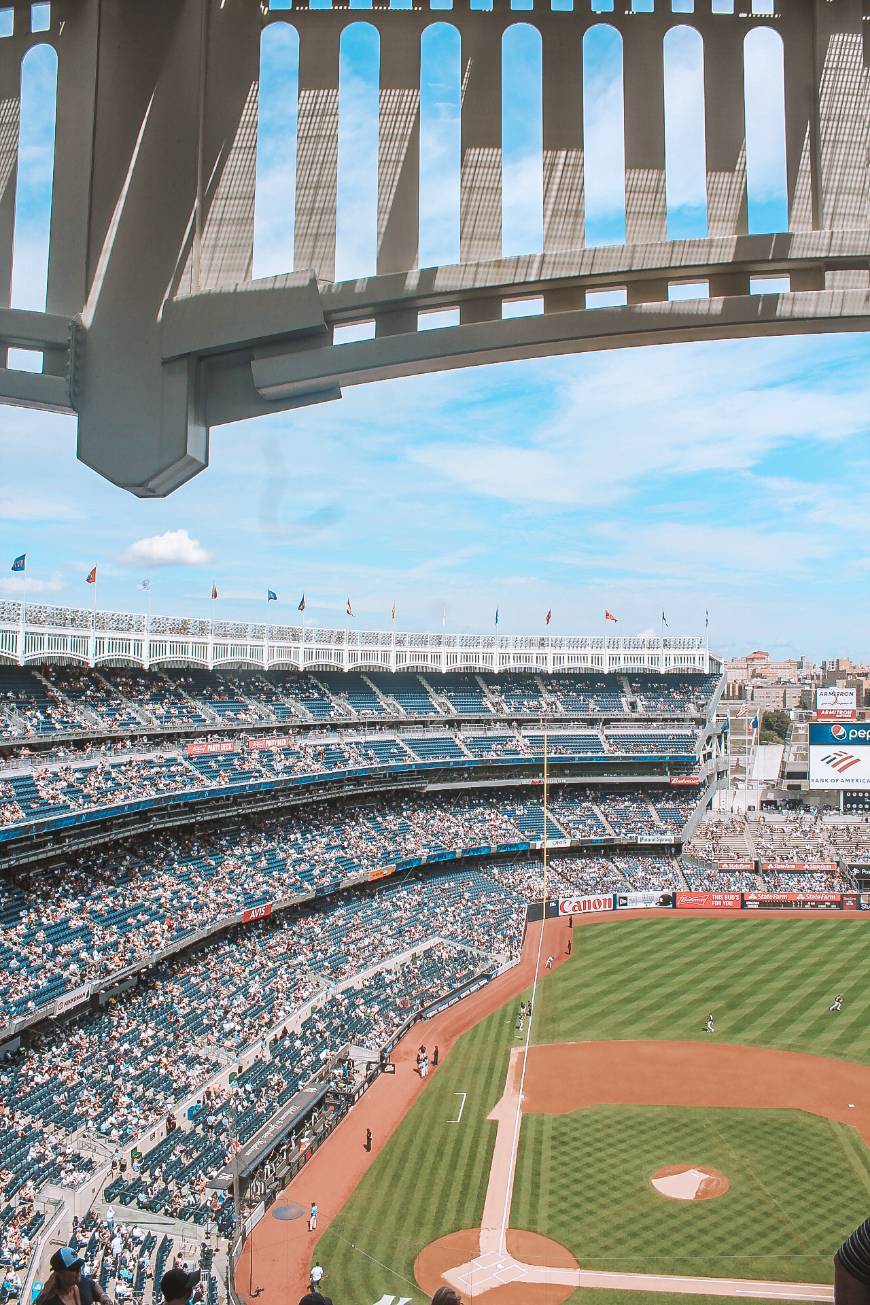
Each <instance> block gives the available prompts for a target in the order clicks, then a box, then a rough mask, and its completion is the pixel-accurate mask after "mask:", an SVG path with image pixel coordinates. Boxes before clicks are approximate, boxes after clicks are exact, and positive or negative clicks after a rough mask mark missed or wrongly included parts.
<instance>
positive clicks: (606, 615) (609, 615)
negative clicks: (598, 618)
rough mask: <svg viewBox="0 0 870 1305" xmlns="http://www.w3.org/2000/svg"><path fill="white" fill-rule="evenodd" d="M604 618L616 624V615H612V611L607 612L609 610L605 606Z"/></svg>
mask: <svg viewBox="0 0 870 1305" xmlns="http://www.w3.org/2000/svg"><path fill="white" fill-rule="evenodd" d="M662 615H664V613H662ZM604 619H605V621H613V623H614V624H616V622H617V621H618V619H619V618H618V617H616V616H614V615H613V613H612V612H609V611H608V610H607V608H606V607H605V609H604Z"/></svg>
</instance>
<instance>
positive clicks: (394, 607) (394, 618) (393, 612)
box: [390, 598, 396, 622]
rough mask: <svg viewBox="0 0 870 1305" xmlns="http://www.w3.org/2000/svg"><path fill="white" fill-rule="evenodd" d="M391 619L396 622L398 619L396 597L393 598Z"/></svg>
mask: <svg viewBox="0 0 870 1305" xmlns="http://www.w3.org/2000/svg"><path fill="white" fill-rule="evenodd" d="M390 620H391V621H393V622H395V620H396V600H395V598H394V599H393V605H392V607H391V608H390Z"/></svg>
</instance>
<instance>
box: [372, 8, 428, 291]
mask: <svg viewBox="0 0 870 1305" xmlns="http://www.w3.org/2000/svg"><path fill="white" fill-rule="evenodd" d="M419 243H420V33H419V31H418V30H417V27H416V24H410V23H404V24H402V25H401V26H398V25H397V26H393V25H391V24H384V25H383V26H382V27H381V93H380V112H379V118H378V262H377V268H378V272H406V271H408V270H409V269H410V268H412V267H416V266H417V261H418V259H417V255H418V251H419Z"/></svg>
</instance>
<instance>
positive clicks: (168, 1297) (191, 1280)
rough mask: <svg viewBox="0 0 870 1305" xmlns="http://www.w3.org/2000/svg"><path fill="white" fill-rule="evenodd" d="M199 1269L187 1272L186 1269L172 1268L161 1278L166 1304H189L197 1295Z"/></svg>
mask: <svg viewBox="0 0 870 1305" xmlns="http://www.w3.org/2000/svg"><path fill="white" fill-rule="evenodd" d="M198 1286H199V1271H198V1270H197V1271H196V1272H194V1273H186V1272H185V1270H184V1269H170V1270H169V1272H168V1273H164V1275H163V1277H162V1278H161V1279H160V1291H161V1293H162V1295H163V1301H164V1305H188V1301H191V1300H193V1299H194V1298H195V1297H196V1296H197V1295H198V1293H197V1290H196V1289H197V1287H198Z"/></svg>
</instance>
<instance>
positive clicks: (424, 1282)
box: [414, 1228, 580, 1305]
mask: <svg viewBox="0 0 870 1305" xmlns="http://www.w3.org/2000/svg"><path fill="white" fill-rule="evenodd" d="M506 1240H507V1249H508V1252H509V1253H510V1254H511V1255H513V1256H514V1258H515V1259H517V1260H521V1261H522V1262H523V1263H524V1264H543V1265H550V1266H551V1267H552V1268H554V1269H555V1268H558V1269H579V1267H580V1266H579V1264H578V1263H577V1261H576V1260H575V1259H574V1256H573V1255H572V1254H571V1252H570V1251H569V1250H568V1249H567V1247H565V1246H563V1245H562V1244H561V1242H554V1241H551V1239H550V1238H549V1237H542V1236H541V1235H540V1234H539V1233H533V1232H525V1231H523V1230H521V1229H517V1228H509V1229H508V1232H507V1238H506ZM479 1254H480V1229H479V1228H464V1229H463V1230H462V1231H461V1232H455V1233H448V1234H447V1236H446V1237H439V1238H438V1240H437V1241H435V1242H430V1243H429V1245H428V1246H424V1247H423V1249H422V1251H421V1252H420V1254H419V1255H418V1256H417V1258H416V1260H415V1261H414V1277H415V1278H416V1279H417V1282H418V1283H419V1285H420V1286H421V1287H422V1289H423V1291H424V1292H425V1293H426V1294H427V1296H432V1295H434V1293H435V1292H436V1291H437V1289H438V1288H439V1287H441V1286H442V1285H443V1284H444V1281H445V1279H444V1277H443V1276H442V1275H443V1274H444V1273H446V1272H447V1271H448V1270H449V1269H454V1268H456V1267H457V1266H458V1265H460V1264H467V1263H468V1261H469V1260H473V1259H474V1257H475V1256H476V1255H479ZM576 1290H577V1289H576V1287H566V1286H562V1285H561V1284H558V1283H526V1284H523V1283H521V1282H513V1283H510V1284H508V1285H506V1286H503V1287H490V1288H489V1290H481V1291H479V1292H478V1291H471V1292H470V1293H469V1292H461V1293H460V1295H461V1296H462V1299H463V1300H465V1299H466V1297H467V1298H468V1299H469V1300H472V1301H476V1300H480V1301H481V1302H482V1305H562V1301H566V1300H567V1299H568V1297H569V1296H570V1295H572V1293H573V1292H575V1291H576Z"/></svg>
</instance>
